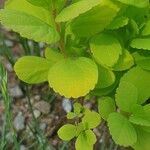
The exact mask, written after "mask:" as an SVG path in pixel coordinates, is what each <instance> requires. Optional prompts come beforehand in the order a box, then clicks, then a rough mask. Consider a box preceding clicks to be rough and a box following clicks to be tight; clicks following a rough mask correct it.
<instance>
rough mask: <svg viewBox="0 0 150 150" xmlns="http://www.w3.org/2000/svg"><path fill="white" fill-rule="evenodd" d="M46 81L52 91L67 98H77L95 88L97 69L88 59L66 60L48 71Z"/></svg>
mask: <svg viewBox="0 0 150 150" xmlns="http://www.w3.org/2000/svg"><path fill="white" fill-rule="evenodd" d="M48 79H49V84H50V86H51V87H52V88H53V89H54V91H56V92H58V93H59V94H61V95H64V96H65V97H67V98H70V97H73V98H78V97H80V96H84V95H86V94H87V93H88V92H89V91H90V90H92V89H93V88H94V87H95V84H96V83H97V80H98V69H97V66H96V64H95V63H94V62H93V61H92V60H91V59H89V58H84V57H80V58H74V59H73V58H72V59H71V58H67V59H63V60H61V61H59V62H58V63H56V64H55V65H54V66H53V67H52V68H51V69H50V71H49V77H48Z"/></svg>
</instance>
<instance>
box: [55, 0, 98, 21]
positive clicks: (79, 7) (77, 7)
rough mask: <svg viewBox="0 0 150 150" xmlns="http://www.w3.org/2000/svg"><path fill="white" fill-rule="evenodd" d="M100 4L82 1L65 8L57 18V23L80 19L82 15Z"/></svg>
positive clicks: (96, 1) (93, 0)
mask: <svg viewBox="0 0 150 150" xmlns="http://www.w3.org/2000/svg"><path fill="white" fill-rule="evenodd" d="M98 4H100V1H99V0H92V1H91V0H81V1H78V2H76V3H73V4H72V5H70V6H68V7H66V8H64V9H63V10H62V11H61V12H60V14H59V15H58V16H57V17H56V22H65V21H68V20H71V19H73V18H76V17H78V16H79V15H80V14H83V13H85V12H86V11H88V10H90V9H92V8H93V7H95V6H96V5H98Z"/></svg>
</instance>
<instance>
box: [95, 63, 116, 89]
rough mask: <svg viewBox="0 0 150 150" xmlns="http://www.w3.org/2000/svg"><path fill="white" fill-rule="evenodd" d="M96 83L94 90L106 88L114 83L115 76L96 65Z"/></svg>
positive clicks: (107, 69)
mask: <svg viewBox="0 0 150 150" xmlns="http://www.w3.org/2000/svg"><path fill="white" fill-rule="evenodd" d="M98 75H99V76H98V82H97V85H96V88H106V87H109V86H111V85H112V84H113V83H114V82H115V79H116V77H115V74H114V73H113V72H112V71H111V70H110V69H109V68H105V67H103V66H100V65H98Z"/></svg>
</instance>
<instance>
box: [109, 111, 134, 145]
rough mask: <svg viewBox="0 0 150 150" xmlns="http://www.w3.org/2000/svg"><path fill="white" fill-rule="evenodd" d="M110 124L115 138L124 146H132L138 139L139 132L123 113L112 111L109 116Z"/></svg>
mask: <svg viewBox="0 0 150 150" xmlns="http://www.w3.org/2000/svg"><path fill="white" fill-rule="evenodd" d="M108 126H109V130H110V133H111V135H112V138H113V140H114V141H115V142H116V143H117V144H119V145H123V146H131V145H133V144H135V143H136V141H137V134H136V131H135V129H134V127H133V126H132V124H131V123H130V122H129V121H128V120H127V119H126V118H125V117H124V116H122V115H121V114H119V113H112V114H110V115H109V118H108Z"/></svg>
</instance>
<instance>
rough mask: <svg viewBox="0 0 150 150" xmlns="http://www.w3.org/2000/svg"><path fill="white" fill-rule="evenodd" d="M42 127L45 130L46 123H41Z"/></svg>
mask: <svg viewBox="0 0 150 150" xmlns="http://www.w3.org/2000/svg"><path fill="white" fill-rule="evenodd" d="M39 127H40V129H41V130H42V131H44V130H45V129H46V123H40V126H39Z"/></svg>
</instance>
